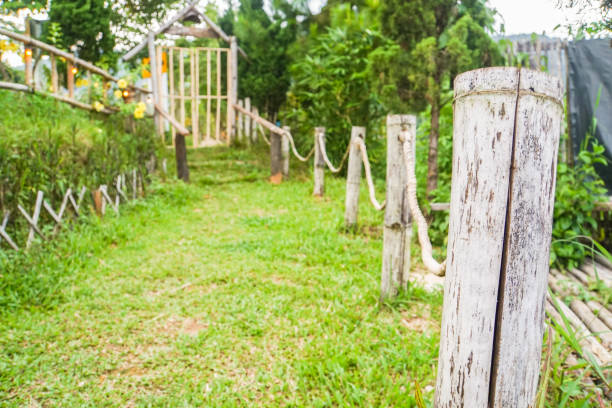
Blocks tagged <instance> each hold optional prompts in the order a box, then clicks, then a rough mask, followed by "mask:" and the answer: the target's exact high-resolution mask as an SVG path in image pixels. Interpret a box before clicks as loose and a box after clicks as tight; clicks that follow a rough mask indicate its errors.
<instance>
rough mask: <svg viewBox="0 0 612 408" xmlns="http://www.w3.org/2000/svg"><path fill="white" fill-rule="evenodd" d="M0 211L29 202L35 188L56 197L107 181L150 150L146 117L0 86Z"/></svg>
mask: <svg viewBox="0 0 612 408" xmlns="http://www.w3.org/2000/svg"><path fill="white" fill-rule="evenodd" d="M0 109H1V110H2V112H3V113H4V114H3V116H2V117H1V118H0V213H5V212H7V211H12V212H14V211H15V210H16V207H17V205H18V204H21V205H24V206H25V207H29V206H31V204H32V202H33V200H34V197H35V196H36V191H37V190H41V191H43V192H44V193H45V197H46V198H47V199H48V200H49V201H50V202H51V203H56V202H58V201H59V200H61V198H62V197H63V194H64V192H65V191H66V189H67V188H68V187H72V188H73V189H74V188H79V187H80V186H87V187H93V186H98V185H100V184H111V183H112V182H113V178H114V177H116V176H117V175H118V174H119V173H121V172H126V171H127V170H131V169H133V168H135V167H137V168H138V169H139V170H141V171H142V172H143V174H144V170H145V169H144V163H145V162H146V161H147V160H149V159H150V158H151V156H153V155H155V154H156V152H157V150H158V148H159V147H158V146H159V145H158V141H157V139H156V138H155V136H154V131H153V125H152V123H151V121H149V120H133V119H132V118H131V117H129V116H127V115H124V114H115V115H112V116H110V117H107V116H103V115H102V114H95V113H91V114H90V113H88V112H84V111H80V110H76V109H74V108H71V107H70V106H68V105H66V104H64V103H61V102H57V101H54V100H52V99H50V98H46V97H42V96H37V95H28V94H21V93H11V92H8V91H2V92H0Z"/></svg>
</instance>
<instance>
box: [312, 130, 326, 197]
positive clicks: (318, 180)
mask: <svg viewBox="0 0 612 408" xmlns="http://www.w3.org/2000/svg"><path fill="white" fill-rule="evenodd" d="M320 135H322V137H321V136H320ZM320 142H321V143H323V146H324V145H325V128H324V127H316V128H315V131H314V146H315V151H314V190H313V195H315V196H319V197H322V196H323V194H324V193H325V160H324V159H323V152H322V148H323V146H321V145H320Z"/></svg>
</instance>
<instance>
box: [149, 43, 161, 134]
mask: <svg viewBox="0 0 612 408" xmlns="http://www.w3.org/2000/svg"><path fill="white" fill-rule="evenodd" d="M147 46H148V50H149V72H150V73H151V91H152V93H153V101H154V102H155V103H157V104H160V98H159V86H158V85H159V84H158V83H157V58H156V54H155V34H154V33H153V31H149V33H148V34H147ZM160 106H161V105H160ZM153 117H154V120H155V129H156V130H157V134H158V135H159V136H161V117H160V116H159V113H158V112H157V109H154V110H153Z"/></svg>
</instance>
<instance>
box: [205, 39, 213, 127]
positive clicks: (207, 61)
mask: <svg viewBox="0 0 612 408" xmlns="http://www.w3.org/2000/svg"><path fill="white" fill-rule="evenodd" d="M210 81H211V72H210V51H206V139H210V115H211V113H210V107H211V106H210V103H211V100H210V96H211V95H210V94H211V93H212V90H211V83H210Z"/></svg>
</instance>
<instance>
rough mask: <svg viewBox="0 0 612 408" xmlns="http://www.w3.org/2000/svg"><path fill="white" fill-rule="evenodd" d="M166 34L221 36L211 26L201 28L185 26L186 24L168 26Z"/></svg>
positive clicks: (202, 36) (204, 36) (197, 36)
mask: <svg viewBox="0 0 612 408" xmlns="http://www.w3.org/2000/svg"><path fill="white" fill-rule="evenodd" d="M166 34H172V35H180V36H183V37H185V36H190V37H195V38H219V35H218V34H217V33H216V32H215V31H214V30H213V29H211V28H200V27H185V26H182V25H181V26H176V25H175V26H172V27H170V28H168V30H167V31H166Z"/></svg>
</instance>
